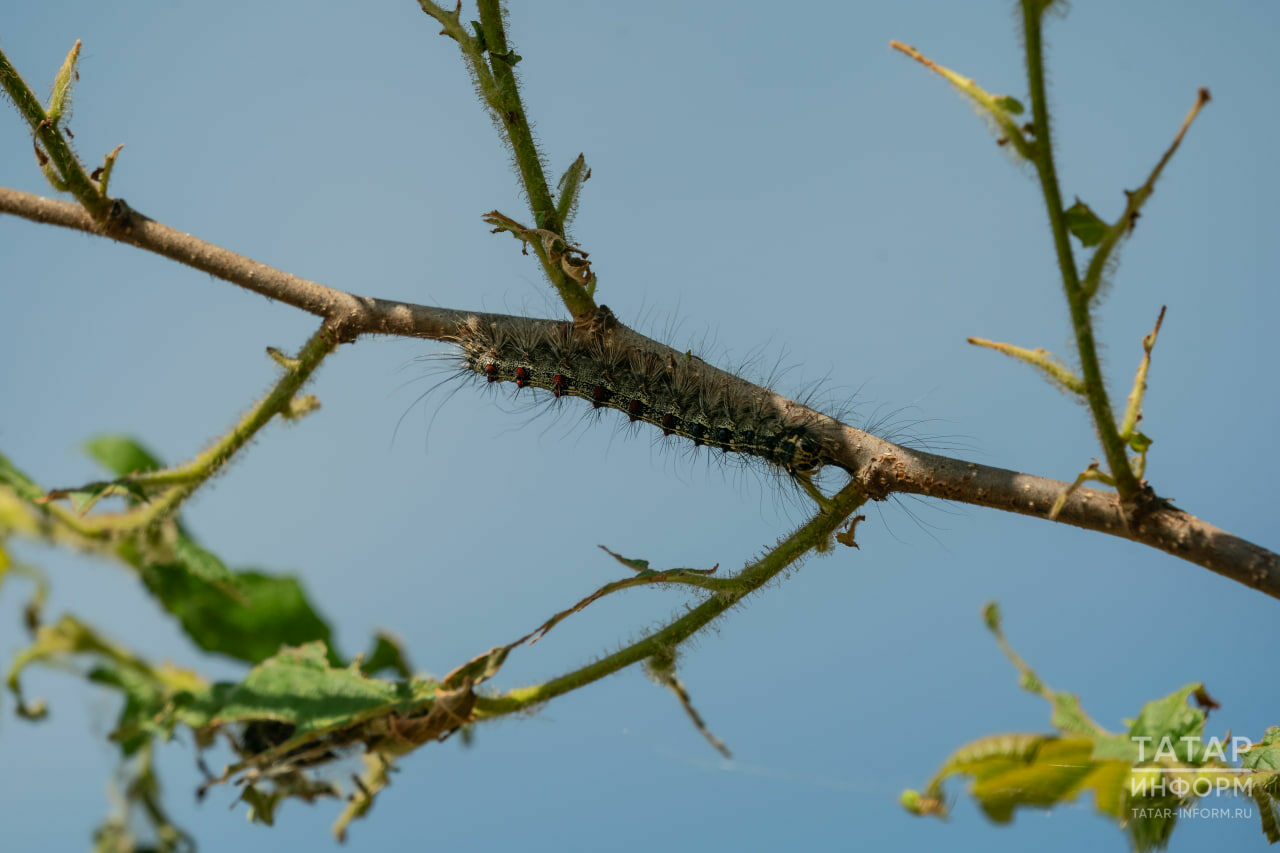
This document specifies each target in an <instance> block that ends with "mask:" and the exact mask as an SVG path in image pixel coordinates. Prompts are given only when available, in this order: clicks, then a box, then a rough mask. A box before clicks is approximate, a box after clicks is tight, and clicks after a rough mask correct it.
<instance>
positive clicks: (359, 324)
mask: <svg viewBox="0 0 1280 853" xmlns="http://www.w3.org/2000/svg"><path fill="white" fill-rule="evenodd" d="M0 213H8V214H11V215H14V216H18V217H21V218H24V219H29V220H32V221H34V222H41V223H46V224H50V225H58V226H61V227H63V228H70V229H74V230H77V231H84V232H86V233H89V234H97V235H100V236H105V237H109V238H111V239H114V240H118V241H119V242H122V243H128V244H130V245H132V246H137V247H138V248H140V249H146V250H147V251H149V252H154V253H156V254H159V255H163V256H165V257H167V258H171V259H173V260H175V261H178V262H179V263H182V264H186V265H187V266H190V267H193V268H195V269H198V270H201V271H203V272H206V273H209V274H210V275H214V276H217V277H218V278H221V279H224V280H226V281H229V282H231V283H232V284H235V285H238V286H240V287H243V288H245V289H247V290H251V291H253V292H254V293H258V294H261V295H263V296H266V297H267V298H269V299H273V300H277V301H279V302H284V303H286V304H288V305H292V306H293V307H295V308H299V309H301V310H303V311H306V312H308V313H311V314H314V315H316V316H318V317H322V318H324V319H325V320H326V321H328V323H329V325H330V327H331V328H333V329H335V330H337V332H338V334H339V337H340V339H341V340H343V341H347V342H350V341H354V340H355V339H356V338H358V337H360V336H361V335H399V336H407V337H418V338H427V339H431V340H438V341H453V340H455V339H456V335H457V330H458V328H459V326H460V325H461V324H463V323H465V322H467V321H468V320H469V319H470V318H473V317H477V318H480V319H481V320H482V321H483V322H485V323H486V324H496V325H497V326H498V327H499V328H503V327H506V328H511V327H514V326H519V325H522V324H535V325H540V324H562V323H564V322H566V321H560V320H540V319H532V318H527V317H513V316H509V315H504V314H484V313H479V312H472V311H459V310H455V309H449V308H436V307H430V306H425V305H414V304H410V303H404V302H393V301H390V300H385V299H376V298H373V297H368V296H359V295H356V294H351V293H347V292H345V291H341V290H337V289H335V288H331V287H326V286H325V285H322V284H319V283H317V282H314V281H310V280H308V279H305V278H300V277H298V276H295V275H291V274H289V273H286V272H283V271H281V270H277V269H275V268H274V267H269V266H267V265H266V264H262V263H259V262H258V261H255V260H253V259H251V258H247V257H245V256H243V255H240V254H237V253H235V252H232V251H230V250H228V249H224V248H222V247H220V246H215V245H213V244H212V243H207V242H205V241H203V240H200V239H199V238H196V237H193V236H191V235H190V234H185V233H183V232H181V231H178V230H176V229H174V228H170V227H169V226H167V225H164V224H162V223H159V222H156V221H155V220H153V219H149V218H148V217H146V216H143V215H142V214H140V213H138V212H137V211H134V210H132V209H131V208H129V207H128V205H126V204H124V202H122V201H119V200H116V202H115V205H114V207H113V209H112V211H111V214H110V216H109V217H108V219H107V222H106V224H105V225H104V226H101V227H100V226H99V225H98V224H97V223H95V222H94V220H93V219H92V218H91V217H90V216H89V214H87V213H86V212H85V211H84V210H83V208H81V207H80V206H78V205H75V204H72V203H70V202H63V201H58V200H55V199H49V198H44V197H42V196H37V195H32V194H30V193H24V192H20V191H18V190H13V189H8V188H3V187H0ZM612 334H615V335H618V336H621V337H622V341H623V342H624V343H625V344H626V345H627V346H629V347H633V348H635V349H637V350H648V351H652V352H656V353H660V354H662V355H668V354H670V355H673V356H676V357H683V354H682V353H677V352H675V351H674V350H672V349H671V348H670V347H668V346H666V345H665V344H662V343H660V342H658V341H655V340H653V339H651V338H648V337H646V336H644V335H641V334H640V333H638V332H635V331H634V330H632V329H629V328H627V327H625V326H623V325H621V324H619V325H618V326H617V327H616V328H614V330H613V331H612ZM699 369H701V370H704V371H705V372H706V374H707V380H708V382H711V383H715V384H716V385H717V386H722V385H723V384H724V383H731V384H734V385H738V386H739V387H740V388H741V391H742V393H749V394H754V395H760V396H761V397H762V398H763V399H764V400H765V401H767V402H768V403H769V404H771V405H773V406H776V407H777V408H778V409H779V411H781V412H784V413H785V412H790V413H794V415H795V416H796V417H797V418H803V419H805V420H806V421H807V422H814V423H817V424H818V425H819V427H820V428H821V429H823V431H824V432H825V433H826V434H827V435H828V436H829V437H830V438H831V440H832V445H833V454H832V459H833V461H834V462H835V463H836V464H838V465H840V466H841V467H843V468H845V469H846V470H847V471H849V472H850V475H851V476H852V477H853V478H854V479H856V480H858V481H860V482H861V484H862V486H863V488H864V489H865V491H866V493H867V495H868V496H870V497H871V498H872V499H874V500H884V499H886V498H887V497H889V496H890V495H892V494H894V493H904V494H915V495H924V496H927V497H934V498H941V499H944V500H950V501H956V502H958V503H966V504H972V505H975V506H984V507H989V508H992V509H998V510H1003V511H1005V512H1015V513H1019V514H1021V515H1029V516H1034V517H1038V518H1046V517H1047V515H1048V513H1049V510H1050V509H1051V508H1052V507H1053V504H1054V502H1055V501H1056V500H1057V499H1058V497H1059V496H1060V495H1061V494H1062V493H1063V492H1064V491H1065V490H1066V489H1067V488H1068V487H1069V485H1070V484H1069V483H1065V482H1063V481H1061V480H1053V479H1049V478H1046V477H1037V476H1034V475H1031V474H1023V473H1019V472H1017V471H1009V470H1006V469H1003V468H995V467H992V466H989V465H980V464H978V463H975V462H967V461H964V460H961V459H953V458H951V457H947V456H940V455H937V454H933V453H926V452H923V451H920V450H914V449H911V448H906V447H900V446H898V445H896V444H893V443H892V442H889V441H886V440H884V439H882V438H878V437H876V436H874V435H871V434H870V433H867V432H864V431H862V430H859V429H856V428H854V427H851V426H848V425H847V424H843V423H841V422H839V421H837V420H835V419H833V418H829V417H827V416H825V415H823V414H821V413H820V412H813V411H812V410H810V409H808V408H806V407H804V406H802V405H801V404H799V403H796V402H794V401H792V400H789V399H787V398H785V397H783V396H781V395H778V394H774V393H773V392H772V391H770V390H768V389H766V388H762V387H760V386H757V385H755V384H753V383H750V382H748V381H747V380H745V379H742V378H740V377H738V376H735V375H733V374H730V373H726V372H725V371H722V370H719V369H718V368H716V367H713V366H712V365H709V364H703V365H700V366H699ZM1057 520H1058V521H1059V522H1063V523H1066V524H1070V525H1073V526H1075V527H1080V528H1082V529H1085V530H1093V531H1097V532H1099V533H1107V534H1110V535H1112V536H1117V537H1120V538H1123V539H1130V540H1132V541H1134V542H1139V543H1142V544H1144V545H1149V546H1151V547H1153V548H1158V549H1159V550H1161V551H1164V552H1166V553H1169V554H1172V555H1174V556H1176V557H1179V558H1181V559H1184V560H1187V561H1189V562H1192V563H1195V564H1196V565H1199V566H1202V567H1204V568H1206V569H1209V570H1211V571H1214V572H1217V573H1218V574H1220V575H1223V576H1224V577H1227V578H1230V579H1232V580H1234V581H1237V582H1239V583H1242V584H1245V585H1246V586H1249V587H1252V588H1254V589H1257V590H1259V591H1261V592H1264V593H1266V594H1267V595H1270V596H1271V597H1273V598H1280V555H1277V554H1275V553H1274V552H1272V551H1269V550H1267V549H1266V548H1263V547H1261V546H1259V545H1256V544H1254V543H1252V542H1249V541H1247V540H1244V539H1241V538H1240V537H1238V536H1234V535H1232V534H1231V533H1228V532H1226V531H1224V530H1222V529H1220V528H1218V527H1215V526H1214V525H1212V524H1209V523H1208V522H1206V521H1203V520H1201V519H1199V518H1197V517H1195V516H1193V515H1191V514H1190V513H1187V512H1184V511H1182V510H1180V509H1178V508H1176V507H1174V506H1172V505H1171V504H1169V503H1168V502H1166V501H1159V500H1157V501H1155V502H1153V504H1152V505H1150V506H1147V507H1144V508H1143V509H1142V511H1140V512H1139V513H1136V514H1131V515H1130V516H1129V517H1128V518H1126V516H1125V511H1124V507H1123V506H1122V505H1121V502H1120V498H1119V496H1118V495H1116V494H1115V493H1113V492H1104V491H1099V490H1096V489H1085V488H1081V489H1076V490H1075V491H1074V492H1072V493H1071V495H1070V496H1069V497H1068V498H1067V500H1066V503H1065V504H1064V505H1063V507H1062V509H1061V511H1060V512H1059V514H1058V518H1057Z"/></svg>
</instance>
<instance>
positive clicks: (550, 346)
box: [456, 306, 836, 476]
mask: <svg viewBox="0 0 1280 853" xmlns="http://www.w3.org/2000/svg"><path fill="white" fill-rule="evenodd" d="M615 323H616V320H614V318H613V314H612V313H611V312H610V311H609V309H608V308H607V307H605V306H601V308H600V314H599V316H598V317H597V321H596V324H595V325H596V327H597V328H596V329H594V330H592V331H587V332H583V331H578V330H575V328H574V326H573V325H572V324H571V323H562V324H554V325H547V324H528V325H526V326H520V325H518V324H517V325H515V326H514V327H506V326H504V327H499V326H497V325H489V324H486V323H484V322H483V321H482V320H481V319H480V318H478V317H472V318H470V319H469V320H467V321H466V322H464V323H463V324H461V325H460V326H459V328H458V333H457V336H456V343H457V344H458V346H459V347H460V348H461V350H462V356H461V362H462V367H463V368H464V369H465V370H467V371H471V372H473V373H475V374H478V375H479V376H483V377H484V378H485V379H486V380H487V381H488V382H512V383H514V384H515V385H516V386H517V387H518V388H521V389H523V388H540V389H542V390H544V391H549V392H551V394H553V395H554V396H555V397H557V398H561V397H580V398H582V399H584V400H586V401H588V402H590V403H591V404H592V406H594V407H595V408H597V409H599V408H610V409H616V410H618V411H620V412H622V413H623V414H625V415H626V416H627V418H628V420H629V421H631V422H632V423H637V422H643V423H648V424H652V425H653V426H655V427H657V428H658V429H660V430H662V433H663V435H665V436H672V435H674V436H682V437H684V438H687V439H690V440H691V441H692V442H693V443H694V444H695V445H697V446H706V447H710V448H716V449H719V450H722V451H725V452H726V453H737V454H742V455H745V456H753V457H757V458H760V459H763V460H765V461H766V462H769V463H771V464H773V465H776V466H778V467H780V468H782V469H783V470H785V471H786V472H787V473H788V474H791V475H800V476H803V475H807V474H810V473H813V472H816V471H817V470H819V469H820V468H822V467H823V466H825V465H829V464H836V463H835V462H834V460H833V459H832V458H831V455H830V452H829V449H828V448H829V446H830V442H829V440H828V439H827V438H826V437H825V436H824V434H823V430H822V428H821V426H820V425H819V424H818V423H817V422H816V421H815V419H813V418H812V417H808V418H806V417H804V416H803V415H802V414H801V415H797V414H796V413H794V412H787V411H784V410H783V409H782V408H781V407H780V406H779V405H778V404H777V402H776V401H775V400H774V399H773V397H772V396H771V395H769V394H767V393H763V392H761V393H754V394H753V393H748V392H744V391H743V390H741V389H740V388H738V387H733V386H727V387H721V386H722V385H723V383H721V384H720V385H717V384H716V383H712V382H708V373H709V372H708V370H707V366H706V365H705V363H704V362H702V361H701V359H698V358H697V357H696V356H693V355H692V354H685V355H679V354H673V353H658V352H653V351H650V350H637V349H633V348H630V347H628V346H626V345H624V344H621V343H618V342H617V341H615V340H614V339H613V337H612V336H611V335H610V334H609V333H608V329H609V328H610V326H611V325H612V324H615Z"/></svg>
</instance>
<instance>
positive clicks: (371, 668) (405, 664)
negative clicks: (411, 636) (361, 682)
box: [360, 631, 413, 678]
mask: <svg viewBox="0 0 1280 853" xmlns="http://www.w3.org/2000/svg"><path fill="white" fill-rule="evenodd" d="M360 669H361V670H362V671H363V672H364V674H365V675H376V674H377V673H379V672H382V671H383V670H391V671H392V672H394V673H395V674H396V675H398V676H400V677H401V678H408V677H409V676H411V675H412V674H413V668H412V667H410V666H409V658H408V656H407V655H406V654H405V651H404V647H403V646H402V645H401V643H400V639H399V638H398V637H393V636H392V635H390V634H387V633H385V632H382V631H379V632H378V634H377V635H376V636H375V637H374V639H373V648H372V649H371V650H370V651H369V652H367V653H366V654H365V655H364V657H363V658H361V660H360Z"/></svg>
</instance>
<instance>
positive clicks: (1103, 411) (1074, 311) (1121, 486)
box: [1022, 0, 1140, 500]
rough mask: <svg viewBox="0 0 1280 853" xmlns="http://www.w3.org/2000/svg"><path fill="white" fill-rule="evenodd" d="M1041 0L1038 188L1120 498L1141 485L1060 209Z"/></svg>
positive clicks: (1035, 51)
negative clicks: (1111, 396)
mask: <svg viewBox="0 0 1280 853" xmlns="http://www.w3.org/2000/svg"><path fill="white" fill-rule="evenodd" d="M1043 5H1044V4H1043V2H1042V0H1022V22H1023V42H1024V44H1025V47H1026V60H1027V81H1028V84H1029V86H1030V89H1031V111H1032V123H1033V126H1034V127H1035V136H1036V141H1035V146H1034V157H1033V162H1034V163H1035V165H1036V172H1037V173H1038V174H1039V176H1040V188H1041V190H1042V191H1043V193H1044V201H1045V206H1046V207H1047V208H1048V212H1049V227H1050V229H1051V230H1052V231H1053V246H1054V250H1055V251H1056V252H1057V255H1058V267H1059V268H1060V269H1061V271H1062V285H1063V289H1064V290H1065V291H1066V296H1067V306H1068V308H1069V309H1070V311H1071V325H1072V327H1073V329H1074V330H1075V337H1076V349H1077V351H1078V352H1079V355H1080V372H1081V373H1082V374H1083V377H1082V378H1083V379H1084V385H1085V387H1084V394H1085V399H1086V400H1087V401H1088V403H1089V410H1090V411H1091V412H1092V413H1093V423H1094V426H1095V427H1096V429H1097V431H1098V439H1099V440H1100V441H1101V443H1102V452H1103V454H1104V455H1105V456H1106V459H1107V467H1108V468H1110V469H1111V470H1110V473H1111V476H1112V477H1113V478H1114V479H1115V481H1116V491H1118V492H1119V493H1120V497H1121V499H1122V500H1129V499H1131V498H1133V497H1134V496H1135V495H1136V494H1137V493H1138V490H1139V488H1140V486H1139V484H1138V480H1137V478H1136V477H1135V476H1134V474H1133V469H1132V468H1130V467H1129V456H1128V454H1127V453H1126V451H1125V443H1124V440H1123V439H1121V438H1120V433H1119V431H1118V430H1117V429H1116V422H1115V415H1114V414H1113V413H1112V411H1111V401H1110V400H1109V399H1108V398H1107V386H1106V382H1105V380H1104V379H1103V377H1102V366H1101V364H1100V363H1099V361H1098V350H1097V344H1096V343H1095V341H1094V338H1093V320H1092V318H1091V317H1090V316H1089V295H1088V294H1087V293H1086V292H1085V291H1084V288H1082V287H1081V285H1080V274H1079V272H1078V271H1077V270H1076V259H1075V255H1074V254H1073V253H1072V251H1071V242H1070V240H1069V236H1070V235H1069V232H1068V230H1067V223H1066V218H1065V216H1064V212H1063V208H1062V193H1061V191H1060V190H1059V189H1058V173H1057V169H1056V167H1055V166H1054V162H1053V142H1052V138H1051V136H1050V132H1049V131H1050V128H1049V105H1048V101H1047V98H1046V95H1045V85H1044V42H1043V40H1042V37H1041V36H1042V32H1041V14H1042V12H1043Z"/></svg>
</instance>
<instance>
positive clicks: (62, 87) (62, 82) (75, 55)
mask: <svg viewBox="0 0 1280 853" xmlns="http://www.w3.org/2000/svg"><path fill="white" fill-rule="evenodd" d="M79 60H80V41H79V39H77V40H76V43H75V44H74V45H73V46H72V48H71V50H70V52H68V53H67V58H66V59H65V60H63V62H62V67H61V68H59V69H58V75H57V76H56V77H55V78H54V80H53V91H52V93H51V94H50V95H49V109H48V115H49V119H50V120H51V121H53V122H57V121H58V120H60V119H61V118H62V117H63V116H64V115H65V114H66V112H67V108H68V107H69V106H70V103H71V83H72V81H73V80H74V79H75V78H76V77H77V76H78V75H77V73H76V63H77V62H79Z"/></svg>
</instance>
